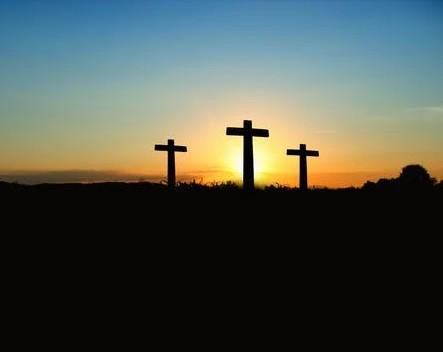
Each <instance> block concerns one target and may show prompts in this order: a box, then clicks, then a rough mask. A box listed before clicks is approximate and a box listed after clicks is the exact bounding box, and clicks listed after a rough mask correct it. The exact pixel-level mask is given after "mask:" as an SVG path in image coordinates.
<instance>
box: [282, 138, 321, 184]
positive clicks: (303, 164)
mask: <svg viewBox="0 0 443 352" xmlns="http://www.w3.org/2000/svg"><path fill="white" fill-rule="evenodd" d="M286 155H297V156H299V157H300V181H299V187H300V189H301V190H307V189H308V165H307V160H306V157H308V156H319V155H320V153H319V152H318V150H306V144H300V149H288V150H286Z"/></svg>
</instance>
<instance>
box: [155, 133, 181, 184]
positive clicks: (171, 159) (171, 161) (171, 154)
mask: <svg viewBox="0 0 443 352" xmlns="http://www.w3.org/2000/svg"><path fill="white" fill-rule="evenodd" d="M154 150H157V151H164V152H168V186H169V187H174V186H175V152H187V151H188V149H187V148H186V147H185V146H181V145H175V144H174V140H173V139H168V144H166V145H161V144H156V145H155V146H154Z"/></svg>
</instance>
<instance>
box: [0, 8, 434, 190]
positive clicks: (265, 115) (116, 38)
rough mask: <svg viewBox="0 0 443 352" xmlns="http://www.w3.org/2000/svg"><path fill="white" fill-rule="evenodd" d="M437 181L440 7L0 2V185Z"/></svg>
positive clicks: (333, 183) (314, 183)
mask: <svg viewBox="0 0 443 352" xmlns="http://www.w3.org/2000/svg"><path fill="white" fill-rule="evenodd" d="M244 119H250V120H252V121H253V125H254V127H257V128H267V129H269V130H270V138H255V140H254V152H255V163H256V180H257V182H258V183H262V184H264V183H266V184H271V183H276V182H278V183H282V184H289V185H296V184H297V183H298V158H296V157H293V156H291V157H288V156H286V149H287V148H298V146H299V144H300V143H305V144H307V147H308V148H309V149H316V150H319V151H320V157H319V158H310V159H309V160H308V172H309V179H310V184H311V185H323V186H331V187H336V186H349V185H360V184H362V183H363V182H364V181H365V180H368V179H377V178H379V177H392V176H396V175H397V174H398V173H399V172H400V169H401V167H403V166H405V165H407V164H409V163H420V164H422V165H423V166H425V167H426V168H427V169H428V170H429V171H430V173H431V174H432V175H433V176H434V177H437V178H439V179H442V178H443V1H440V0H420V1H418V0H417V1H400V0H395V1H383V0H378V1H377V0H371V1H357V0H355V1H352V0H343V1H338V0H337V1H335V0H325V1H315V0H314V1H289V0H285V1H280V0H269V1H265V0H255V1H252V0H250V1H242V0H239V1H230V0H219V1H211V0H204V1H187V0H180V1H168V0H162V1H160V0H158V1H147V0H144V1H142V0H138V1H137V0H106V1H105V0H54V1H49V0H48V1H44V0H29V1H25V0H0V179H4V180H8V181H20V182H31V183H32V182H62V181H106V180H118V179H124V180H139V179H146V180H154V181H158V180H160V179H164V178H165V173H166V155H165V153H160V152H155V151H154V144H156V143H162V144H163V143H166V141H167V139H168V138H174V139H175V142H176V144H180V145H186V146H187V147H188V153H179V154H177V178H178V180H189V179H196V180H203V181H204V182H210V181H220V180H240V179H241V163H242V159H241V158H242V140H241V138H240V137H232V136H226V135H225V132H226V127H227V126H241V125H242V121H243V120H244Z"/></svg>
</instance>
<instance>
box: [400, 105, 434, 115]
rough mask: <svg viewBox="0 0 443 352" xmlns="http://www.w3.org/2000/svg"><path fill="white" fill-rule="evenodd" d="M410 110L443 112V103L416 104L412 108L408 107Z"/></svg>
mask: <svg viewBox="0 0 443 352" xmlns="http://www.w3.org/2000/svg"><path fill="white" fill-rule="evenodd" d="M407 111H409V112H431V113H438V114H443V105H432V106H415V107H412V108H408V109H407Z"/></svg>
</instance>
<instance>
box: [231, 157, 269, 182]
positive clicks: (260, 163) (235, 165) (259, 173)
mask: <svg viewBox="0 0 443 352" xmlns="http://www.w3.org/2000/svg"><path fill="white" fill-rule="evenodd" d="M228 165H230V169H231V170H230V171H231V172H232V174H234V176H235V180H236V181H241V180H242V178H243V152H242V151H241V150H240V151H235V152H233V153H232V154H231V156H230V158H229V160H228ZM271 169H272V161H271V158H270V157H269V155H268V154H266V153H258V152H255V153H254V177H255V180H256V181H265V179H266V175H267V174H268V173H269V172H270V170H271Z"/></svg>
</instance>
